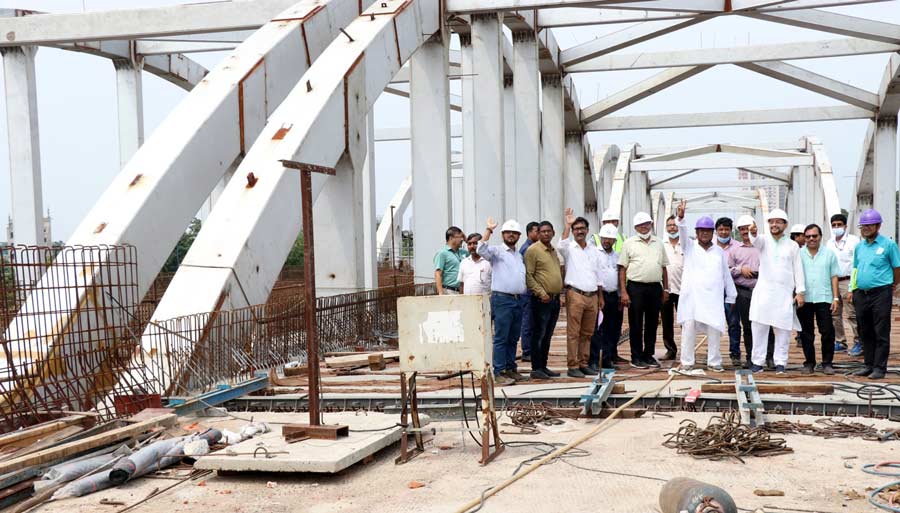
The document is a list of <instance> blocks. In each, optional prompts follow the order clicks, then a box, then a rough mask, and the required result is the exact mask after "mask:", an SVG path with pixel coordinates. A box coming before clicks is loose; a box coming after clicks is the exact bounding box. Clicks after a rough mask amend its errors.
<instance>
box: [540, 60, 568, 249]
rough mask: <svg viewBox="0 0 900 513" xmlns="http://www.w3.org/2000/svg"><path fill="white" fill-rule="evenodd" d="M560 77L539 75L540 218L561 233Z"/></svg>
mask: <svg viewBox="0 0 900 513" xmlns="http://www.w3.org/2000/svg"><path fill="white" fill-rule="evenodd" d="M563 94H564V90H563V87H562V77H561V76H560V75H542V76H541V96H542V99H543V102H542V103H543V113H542V115H541V213H540V216H541V219H547V220H549V221H550V222H551V223H553V227H554V228H555V229H556V233H557V234H561V233H562V222H563V214H564V208H565V206H564V204H563V203H564V201H563V200H564V198H563V179H564V178H563V177H564V173H563V167H564V165H565V160H566V152H565V149H566V148H565V146H566V141H565V134H566V120H565V111H564V107H563Z"/></svg>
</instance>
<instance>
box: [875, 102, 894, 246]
mask: <svg viewBox="0 0 900 513" xmlns="http://www.w3.org/2000/svg"><path fill="white" fill-rule="evenodd" d="M872 144H873V145H874V146H875V168H874V172H875V173H874V177H875V181H874V182H875V183H874V185H873V191H874V194H873V198H872V200H873V201H872V203H873V207H872V208H874V209H876V210H878V211H879V212H880V213H881V217H883V218H884V223H882V225H881V233H882V234H883V235H884V236H885V237H890V238H892V239H894V240H897V226H896V223H895V221H894V216H895V215H896V212H897V196H896V194H897V193H896V191H897V169H898V161H897V117H896V116H893V117H888V116H884V117H882V116H879V117H878V118H877V119H876V120H875V138H874V139H873V141H872Z"/></svg>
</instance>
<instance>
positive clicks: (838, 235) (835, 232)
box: [831, 228, 844, 237]
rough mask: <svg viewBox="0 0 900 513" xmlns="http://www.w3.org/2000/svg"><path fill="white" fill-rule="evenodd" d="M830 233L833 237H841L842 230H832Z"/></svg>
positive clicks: (842, 234)
mask: <svg viewBox="0 0 900 513" xmlns="http://www.w3.org/2000/svg"><path fill="white" fill-rule="evenodd" d="M831 233H833V234H834V236H835V237H843V236H844V229H843V228H832V229H831Z"/></svg>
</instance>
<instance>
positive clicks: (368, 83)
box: [144, 0, 440, 382]
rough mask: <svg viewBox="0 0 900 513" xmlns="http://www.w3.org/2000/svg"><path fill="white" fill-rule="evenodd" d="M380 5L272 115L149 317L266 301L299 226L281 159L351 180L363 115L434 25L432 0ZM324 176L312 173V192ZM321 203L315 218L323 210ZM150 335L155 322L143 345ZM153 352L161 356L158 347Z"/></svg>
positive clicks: (295, 181) (362, 144)
mask: <svg viewBox="0 0 900 513" xmlns="http://www.w3.org/2000/svg"><path fill="white" fill-rule="evenodd" d="M379 5H380V6H373V7H372V8H370V9H368V10H366V11H365V12H364V13H363V15H362V16H360V17H359V18H357V19H356V20H355V21H353V22H352V23H350V24H349V25H348V26H347V27H346V28H345V31H346V33H347V34H349V35H350V37H352V40H349V38H347V37H345V36H339V37H338V38H337V39H335V40H334V42H333V43H332V44H331V45H330V46H329V47H328V48H327V49H326V50H325V52H324V53H323V54H322V56H321V58H320V59H318V60H317V61H316V62H315V63H313V65H312V66H311V67H310V69H309V70H308V71H307V72H306V73H305V74H304V75H303V77H302V79H301V83H300V84H299V85H298V86H297V87H296V88H294V90H293V91H292V92H291V94H290V95H289V96H288V97H287V98H286V99H285V100H284V102H283V103H282V105H281V106H280V107H279V108H278V109H277V110H276V111H275V113H274V114H272V116H271V117H270V120H269V122H268V124H267V125H266V127H265V129H264V131H263V133H262V134H261V135H260V137H259V139H258V140H257V142H256V143H255V144H254V145H253V147H252V148H251V149H250V151H249V153H248V154H247V156H246V157H245V158H244V160H243V162H242V163H241V165H240V167H239V168H238V170H237V171H236V176H235V178H234V179H232V180H231V182H229V184H228V185H227V186H226V188H225V191H224V192H223V194H222V197H221V198H220V199H219V201H218V203H216V205H215V207H214V208H213V211H212V212H211V213H210V216H209V218H208V219H207V222H206V224H205V225H204V226H203V229H202V230H201V231H200V233H199V235H198V236H197V239H196V240H195V241H194V244H193V246H192V247H191V249H190V251H189V252H188V254H187V256H186V257H185V259H184V261H183V262H182V264H181V267H180V268H179V270H178V272H177V273H176V274H175V277H174V278H173V280H172V282H171V284H170V285H169V287H168V289H167V290H166V293H165V295H164V296H163V298H162V300H161V301H160V304H159V307H158V308H157V309H156V312H154V316H153V317H154V319H168V318H175V317H180V316H184V315H189V314H194V313H201V312H211V311H215V310H218V309H220V308H231V307H241V306H245V305H247V304H258V303H262V302H264V301H265V300H266V298H267V296H268V294H269V292H270V291H271V288H272V285H273V284H274V282H275V280H276V279H277V276H278V273H279V271H280V270H281V268H282V266H283V264H284V261H285V258H286V257H287V255H288V252H289V251H290V248H291V246H292V245H293V243H294V240H295V238H296V236H297V234H298V233H299V231H300V224H301V223H300V215H299V211H300V175H299V172H298V171H296V170H293V169H287V168H285V167H283V164H282V161H294V162H304V163H307V164H315V165H320V166H327V167H337V176H335V177H333V178H329V179H328V180H344V179H347V177H348V175H349V176H351V177H352V176H353V175H354V169H353V168H358V167H360V166H361V165H362V162H363V160H364V158H365V151H366V141H365V118H366V115H367V113H368V112H369V111H370V109H371V108H372V106H373V104H374V102H375V100H376V99H377V97H378V95H379V94H380V93H381V92H382V91H383V90H384V88H385V86H386V85H387V84H388V83H389V82H390V80H391V77H392V76H393V75H394V74H395V73H396V72H397V70H398V69H399V68H400V66H401V65H402V64H403V63H404V62H406V61H407V59H409V57H410V56H411V55H412V53H413V52H414V51H415V50H416V49H417V48H418V47H419V46H420V45H422V43H423V42H424V41H425V40H426V39H427V38H429V37H430V36H431V35H432V34H434V33H435V32H437V31H438V30H439V29H440V23H439V22H440V13H439V9H438V4H437V3H436V2H430V1H422V0H386V1H382V2H379ZM251 173H252V175H253V176H252V178H251V177H250V174H251ZM325 181H326V178H324V177H323V176H322V175H314V177H313V184H312V186H313V191H312V192H313V198H315V197H316V196H317V195H318V193H319V192H320V191H321V190H322V188H323V187H324V184H325ZM335 207H337V206H335ZM340 208H355V206H353V205H347V204H344V205H341V206H340ZM322 210H323V209H319V212H320V213H319V215H322V214H326V215H327V214H328V212H322ZM347 239H354V237H347ZM341 243H342V244H346V245H347V246H350V248H349V250H350V251H355V250H357V249H358V248H355V247H353V245H354V244H358V243H357V242H355V241H354V240H347V241H342V242H341ZM194 333H200V331H199V330H198V331H194ZM156 334H157V329H156V327H154V326H153V325H152V324H151V325H150V326H149V327H148V328H147V330H146V331H145V332H144V340H145V342H146V341H148V340H150V339H151V338H152V337H154V336H155V335H156ZM195 342H196V340H195ZM146 348H147V346H146V345H145V349H146ZM156 358H160V359H164V355H161V354H159V353H157V355H156ZM163 367H165V366H163ZM160 379H161V380H162V381H163V382H166V380H167V378H166V377H162V376H161V377H160Z"/></svg>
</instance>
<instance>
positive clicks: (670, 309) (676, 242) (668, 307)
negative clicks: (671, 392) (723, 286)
mask: <svg viewBox="0 0 900 513" xmlns="http://www.w3.org/2000/svg"><path fill="white" fill-rule="evenodd" d="M666 235H667V236H668V240H666V241H665V242H664V243H663V247H665V248H666V257H667V258H668V259H669V265H667V266H666V271H667V272H668V273H669V300H668V301H666V302H665V303H663V305H662V310H661V311H660V313H661V315H662V332H663V345H664V346H665V348H666V354H665V355H663V357H662V358H660V360H674V359H675V355H677V354H678V344H676V343H675V312H676V311H677V310H678V296H679V294H681V272H682V270H683V269H684V253H683V252H682V251H681V236H680V235H679V233H678V226H677V225H676V224H675V216H669V218H668V219H666ZM687 242H691V241H690V239H688V240H687Z"/></svg>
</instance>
